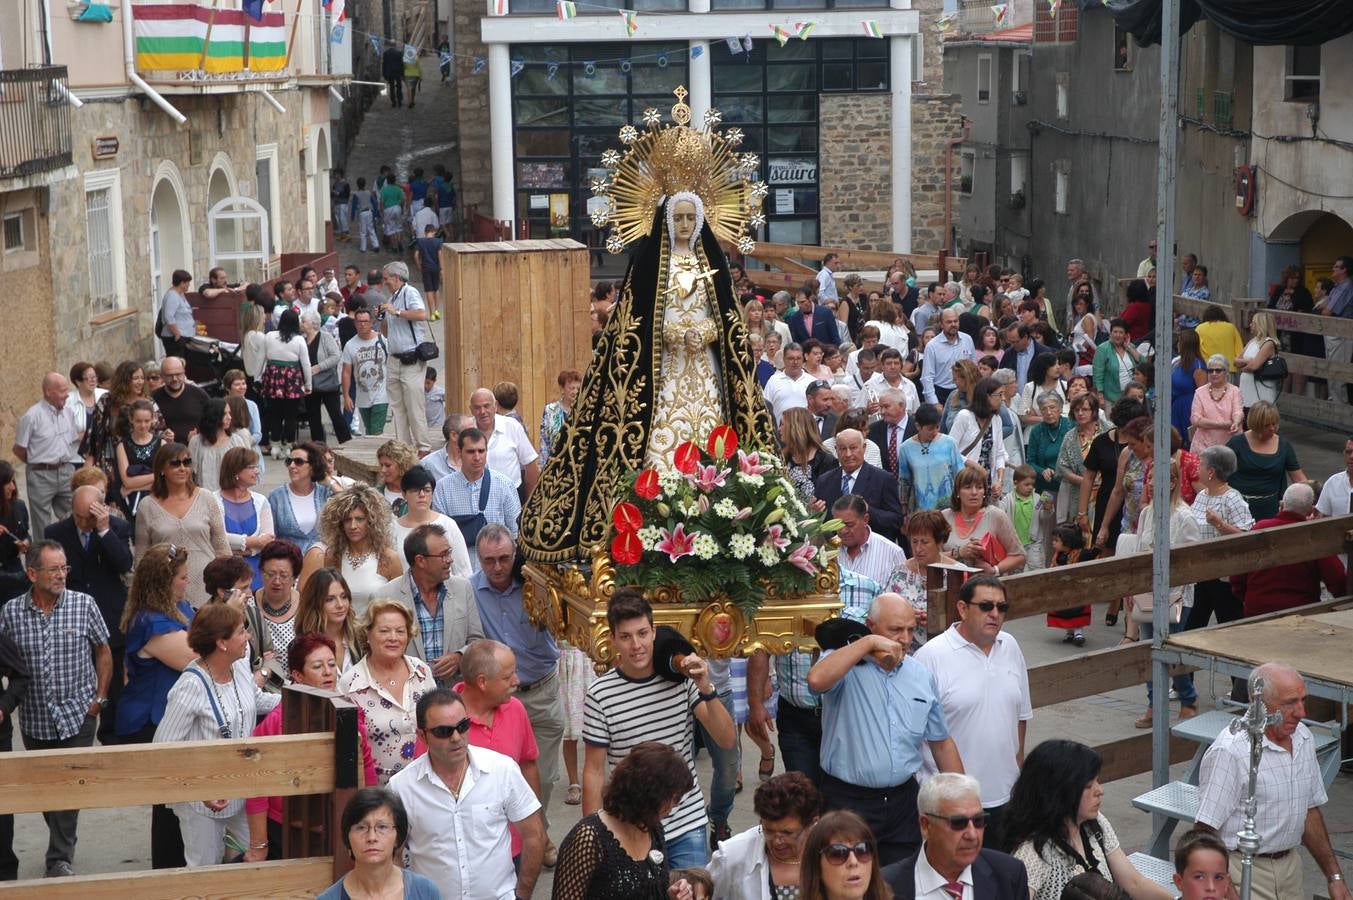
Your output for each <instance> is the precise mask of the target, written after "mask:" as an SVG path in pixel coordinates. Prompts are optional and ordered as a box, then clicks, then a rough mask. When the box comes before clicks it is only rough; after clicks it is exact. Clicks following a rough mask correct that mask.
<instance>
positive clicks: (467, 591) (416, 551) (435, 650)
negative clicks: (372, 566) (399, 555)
mask: <svg viewBox="0 0 1353 900" xmlns="http://www.w3.org/2000/svg"><path fill="white" fill-rule="evenodd" d="M404 558H405V559H406V560H407V561H408V563H409V572H408V574H407V575H404V576H402V577H401V578H398V579H396V580H395V581H392V582H391V583H390V586H389V590H388V592H387V593H388V596H390V597H392V598H393V599H395V600H398V601H399V602H400V603H403V604H404V605H405V606H407V607H409V608H410V609H412V610H413V612H414V617H415V618H416V619H417V621H418V631H419V633H418V636H417V637H415V638H413V639H412V640H410V641H409V649H408V650H407V651H406V652H407V653H408V654H409V655H410V656H416V657H418V658H419V659H422V660H426V661H427V663H428V665H430V666H432V675H433V677H434V678H436V679H437V684H438V685H440V686H442V687H450V686H451V685H452V684H454V683H455V682H456V681H458V680H459V676H460V657H461V654H462V653H463V652H464V650H465V647H466V645H468V644H469V643H470V641H473V640H477V639H478V638H482V637H484V626H483V624H482V623H481V622H480V619H479V605H478V604H477V603H475V598H474V589H473V588H471V587H470V582H469V581H468V580H467V579H464V578H461V577H460V576H459V575H452V574H451V542H450V541H449V540H447V539H446V529H444V528H442V526H440V525H419V526H418V527H417V528H415V529H414V530H413V531H411V532H409V536H408V537H406V538H405V539H404Z"/></svg>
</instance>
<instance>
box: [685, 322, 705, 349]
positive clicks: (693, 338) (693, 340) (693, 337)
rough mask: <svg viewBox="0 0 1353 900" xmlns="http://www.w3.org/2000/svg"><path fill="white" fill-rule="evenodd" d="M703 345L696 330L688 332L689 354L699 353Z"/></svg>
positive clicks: (687, 344) (692, 329)
mask: <svg viewBox="0 0 1353 900" xmlns="http://www.w3.org/2000/svg"><path fill="white" fill-rule="evenodd" d="M701 343H702V341H701V340H700V334H699V333H698V332H697V331H696V330H695V329H694V328H690V329H687V330H686V351H687V352H688V353H695V352H697V351H699V349H700V345H701Z"/></svg>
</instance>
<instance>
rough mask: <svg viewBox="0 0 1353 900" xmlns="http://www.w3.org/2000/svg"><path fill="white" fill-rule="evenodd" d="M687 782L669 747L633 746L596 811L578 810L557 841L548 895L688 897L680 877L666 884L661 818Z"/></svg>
mask: <svg viewBox="0 0 1353 900" xmlns="http://www.w3.org/2000/svg"><path fill="white" fill-rule="evenodd" d="M693 784H694V780H693V779H692V777H691V773H690V769H689V768H688V767H687V766H686V761H685V759H683V758H682V757H681V754H679V753H677V752H676V751H675V750H673V749H672V748H671V747H669V746H667V745H666V744H660V743H658V742H657V741H645V742H644V743H642V744H639V745H637V746H636V747H635V748H634V749H633V750H631V751H630V753H629V755H628V756H626V757H625V758H624V759H623V760H622V761H621V762H620V765H618V766H616V767H615V771H614V772H612V773H611V780H610V781H609V782H608V783H607V785H606V791H605V793H604V794H603V795H602V798H601V810H600V811H598V812H595V813H593V814H592V815H590V816H584V817H583V818H582V820H581V821H579V822H578V824H577V825H575V826H573V830H572V831H570V832H569V833H568V836H567V837H565V838H564V842H563V843H562V844H560V845H559V862H558V864H557V866H556V868H555V872H554V890H553V891H552V893H551V894H550V896H551V898H552V900H668V898H682V897H684V898H690V897H691V888H690V886H689V885H688V884H687V883H686V882H685V881H684V880H683V881H678V882H677V883H676V884H675V885H670V884H669V875H670V867H669V866H668V862H667V843H666V841H665V840H664V839H663V834H662V824H661V823H662V817H663V816H665V815H666V814H667V813H668V812H670V811H671V810H672V808H673V807H674V806H676V804H677V801H678V800H680V799H681V798H682V797H683V796H684V795H685V794H686V792H687V791H689V790H690V789H691V786H692V785H693Z"/></svg>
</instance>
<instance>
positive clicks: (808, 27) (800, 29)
mask: <svg viewBox="0 0 1353 900" xmlns="http://www.w3.org/2000/svg"><path fill="white" fill-rule="evenodd" d="M816 27H817V23H816V22H795V23H794V34H795V35H796V36H797V37H798V39H799V40H801V41H806V40H808V35H810V34H812V33H813V29H814V28H816Z"/></svg>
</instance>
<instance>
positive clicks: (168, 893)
mask: <svg viewBox="0 0 1353 900" xmlns="http://www.w3.org/2000/svg"><path fill="white" fill-rule="evenodd" d="M332 871H333V859H332V858H330V857H328V856H316V857H311V858H310V859H287V860H275V861H273V862H259V863H235V864H233V865H225V866H199V867H196V868H183V869H159V870H154V871H146V872H109V873H107V874H104V875H79V876H76V877H74V878H34V879H31V880H26V881H0V896H12V897H23V898H26V900H88V898H90V897H135V898H137V900H196V898H207V897H210V898H213V900H218V898H219V900H229V898H232V897H240V898H252V897H277V898H297V900H300V898H309V897H314V896H315V895H316V894H318V893H320V892H321V891H323V890H324V889H325V888H327V887H328V886H329V885H331V884H333V882H334V879H333V878H332V877H331V875H332Z"/></svg>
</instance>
